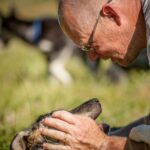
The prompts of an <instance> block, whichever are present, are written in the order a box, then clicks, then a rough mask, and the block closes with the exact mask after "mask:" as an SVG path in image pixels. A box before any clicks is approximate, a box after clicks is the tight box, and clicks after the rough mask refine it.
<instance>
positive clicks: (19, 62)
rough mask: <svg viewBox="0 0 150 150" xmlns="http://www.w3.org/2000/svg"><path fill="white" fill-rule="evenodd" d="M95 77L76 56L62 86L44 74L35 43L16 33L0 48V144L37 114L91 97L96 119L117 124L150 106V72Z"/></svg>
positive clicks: (4, 146)
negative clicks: (69, 80) (97, 106)
mask: <svg viewBox="0 0 150 150" xmlns="http://www.w3.org/2000/svg"><path fill="white" fill-rule="evenodd" d="M107 64H109V63H107V62H106V63H105V62H103V63H102V66H103V67H102V68H103V70H102V71H101V72H99V74H98V76H99V78H98V79H97V80H96V79H95V77H94V76H92V75H91V73H90V72H89V71H88V70H87V68H85V66H84V65H83V64H82V62H81V61H80V60H79V59H78V58H73V59H72V60H70V63H69V64H68V65H67V66H66V67H67V68H68V70H69V71H70V72H71V74H72V76H73V78H74V83H73V84H71V85H69V86H63V85H61V84H60V83H58V82H56V81H55V79H53V78H52V77H50V78H47V74H46V62H45V60H44V57H43V56H42V55H41V54H40V53H38V52H37V51H36V49H35V48H33V47H30V46H27V45H26V44H25V43H23V42H21V41H19V40H17V39H14V40H13V41H12V42H11V43H10V44H9V46H8V47H7V48H3V49H1V51H0V149H1V150H7V149H8V147H9V144H10V141H11V139H12V138H13V136H14V135H15V134H16V133H17V132H18V131H20V130H22V129H23V128H26V127H27V126H29V125H30V123H31V122H33V121H34V120H35V118H36V117H37V116H38V115H40V114H42V113H45V112H49V111H51V110H53V109H58V108H64V109H70V108H72V107H74V106H76V105H78V104H80V103H82V102H83V101H85V100H88V99H90V98H93V97H97V98H99V99H100V101H101V103H102V107H103V113H102V115H101V116H100V117H99V119H98V120H99V121H102V122H107V123H109V124H111V125H115V126H120V125H124V124H127V123H129V122H131V121H133V120H135V119H137V118H139V117H141V116H142V115H145V114H146V113H148V112H149V104H150V103H149V101H150V94H149V89H150V84H149V83H150V72H144V71H142V72H136V71H132V72H130V73H129V77H128V79H124V80H123V81H122V82H121V83H120V84H116V85H115V84H113V83H111V82H110V81H109V80H108V79H107V77H106V76H105V74H104V70H105V69H106V66H107Z"/></svg>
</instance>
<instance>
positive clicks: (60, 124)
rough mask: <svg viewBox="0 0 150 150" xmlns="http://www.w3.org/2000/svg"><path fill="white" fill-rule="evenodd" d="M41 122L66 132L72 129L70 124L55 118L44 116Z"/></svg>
mask: <svg viewBox="0 0 150 150" xmlns="http://www.w3.org/2000/svg"><path fill="white" fill-rule="evenodd" d="M43 124H44V125H46V126H48V127H51V128H54V129H57V130H60V131H62V132H66V133H69V131H70V130H71V129H72V126H71V125H70V124H68V123H67V122H65V121H63V120H60V119H57V118H46V119H44V120H43Z"/></svg>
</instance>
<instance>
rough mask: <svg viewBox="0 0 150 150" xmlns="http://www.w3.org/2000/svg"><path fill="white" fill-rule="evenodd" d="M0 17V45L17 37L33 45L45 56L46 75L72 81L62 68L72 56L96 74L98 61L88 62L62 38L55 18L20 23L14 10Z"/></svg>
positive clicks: (62, 81) (82, 54)
mask: <svg viewBox="0 0 150 150" xmlns="http://www.w3.org/2000/svg"><path fill="white" fill-rule="evenodd" d="M0 18H1V33H0V45H1V46H6V45H7V44H8V43H9V41H10V40H11V39H12V38H14V37H18V38H20V39H22V40H24V41H25V42H26V43H28V44H30V45H32V46H36V47H37V48H38V49H39V50H40V51H41V52H42V53H43V54H44V55H45V58H46V60H47V63H48V72H49V73H50V74H51V75H52V76H54V77H55V78H56V79H57V80H58V81H60V82H61V83H63V84H68V83H70V82H72V77H71V75H70V73H69V72H68V71H67V70H66V69H65V65H66V64H67V63H68V61H69V59H70V58H71V57H72V56H73V55H76V56H78V57H80V58H81V60H82V61H83V62H84V63H85V65H86V66H87V67H88V68H89V69H90V70H91V71H92V72H96V70H97V67H98V61H97V62H91V61H90V60H89V59H88V58H87V57H86V55H85V54H84V52H82V51H81V50H80V49H79V48H77V47H76V46H75V45H74V44H73V43H72V42H71V41H70V40H69V39H68V38H66V37H65V35H64V34H63V32H62V30H61V28H60V26H59V23H58V20H57V18H50V17H49V18H40V19H35V20H23V19H20V18H18V17H17V15H16V11H15V9H12V11H11V13H10V15H9V16H3V15H2V13H1V14H0Z"/></svg>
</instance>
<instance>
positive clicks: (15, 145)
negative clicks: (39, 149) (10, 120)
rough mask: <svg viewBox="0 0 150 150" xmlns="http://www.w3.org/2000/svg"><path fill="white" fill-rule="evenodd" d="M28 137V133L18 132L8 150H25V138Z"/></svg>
mask: <svg viewBox="0 0 150 150" xmlns="http://www.w3.org/2000/svg"><path fill="white" fill-rule="evenodd" d="M27 136H28V131H22V132H19V133H18V134H17V135H16V136H15V137H14V139H13V140H12V143H11V145H10V150H26V141H25V137H27Z"/></svg>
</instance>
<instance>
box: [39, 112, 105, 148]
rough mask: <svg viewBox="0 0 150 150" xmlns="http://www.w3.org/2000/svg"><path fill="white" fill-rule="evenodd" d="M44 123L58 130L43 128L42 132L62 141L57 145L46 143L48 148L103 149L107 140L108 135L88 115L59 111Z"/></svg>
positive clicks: (44, 145)
mask: <svg viewBox="0 0 150 150" xmlns="http://www.w3.org/2000/svg"><path fill="white" fill-rule="evenodd" d="M43 124H44V125H46V126H48V127H50V128H54V129H57V130H54V129H47V128H42V129H40V131H41V133H42V134H43V135H45V136H47V137H51V138H54V139H57V140H59V141H60V144H57V145H54V144H49V143H44V144H43V147H44V149H47V150H101V149H102V146H103V143H105V144H106V142H107V135H105V134H104V132H102V131H101V130H100V129H99V127H98V125H97V124H96V122H95V121H93V120H92V119H91V118H88V117H83V116H79V115H73V114H71V113H69V112H66V111H57V112H54V113H53V115H52V118H46V119H44V120H43Z"/></svg>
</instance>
